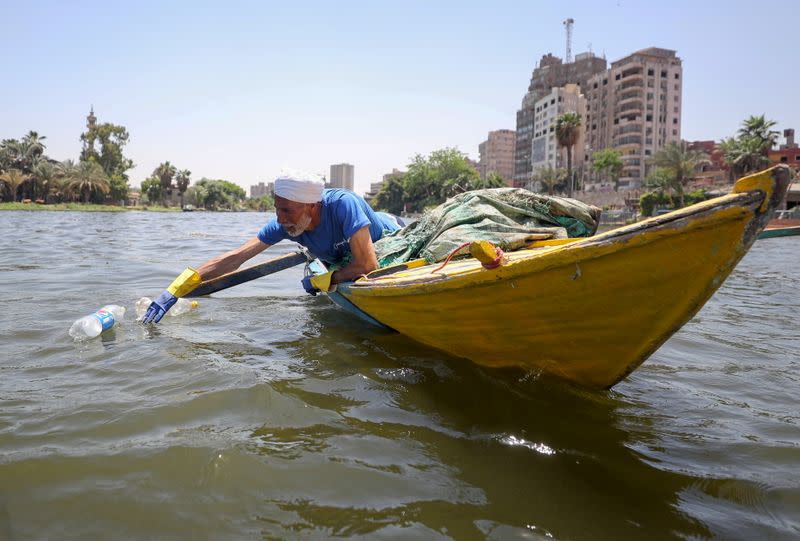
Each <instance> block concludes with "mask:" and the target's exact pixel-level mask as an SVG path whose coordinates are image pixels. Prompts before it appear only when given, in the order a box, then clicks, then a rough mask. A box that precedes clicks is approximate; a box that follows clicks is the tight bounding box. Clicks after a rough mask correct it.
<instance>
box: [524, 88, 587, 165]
mask: <svg viewBox="0 0 800 541" xmlns="http://www.w3.org/2000/svg"><path fill="white" fill-rule="evenodd" d="M564 113H577V114H578V116H580V117H581V126H580V128H579V129H578V140H577V141H576V143H575V145H574V146H573V147H572V168H573V171H577V170H579V169H580V168H581V166H582V164H583V162H584V147H585V140H586V137H585V135H586V129H585V125H584V122H583V118H584V116H585V115H586V98H584V97H583V94H581V88H580V87H579V86H578V85H576V84H572V83H570V84H566V85H564V86H562V87H560V88H559V87H556V88H553V89H552V90H551V91H550V93H549V94H547V95H545V96H544V97H542V98H541V99H539V100H538V101H536V103H535V104H534V119H533V141H532V143H531V170H532V172H533V176H535V175H536V170H537V169H540V168H543V167H553V168H564V167H566V166H567V149H566V148H564V147H561V148H559V146H558V141H557V140H556V119H558V117H559V116H560V115H562V114H564Z"/></svg>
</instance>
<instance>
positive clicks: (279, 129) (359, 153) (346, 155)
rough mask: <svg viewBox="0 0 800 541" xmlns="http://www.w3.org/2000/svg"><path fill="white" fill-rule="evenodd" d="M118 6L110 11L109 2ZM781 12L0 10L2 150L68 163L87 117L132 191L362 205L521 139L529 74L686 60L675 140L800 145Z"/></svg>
mask: <svg viewBox="0 0 800 541" xmlns="http://www.w3.org/2000/svg"><path fill="white" fill-rule="evenodd" d="M116 4H118V5H116ZM797 9H798V4H797V2H796V0H794V1H785V2H784V1H773V2H769V3H764V2H761V3H758V2H752V1H724V2H723V1H696V0H695V1H691V2H689V1H673V0H670V1H669V2H667V1H661V2H652V1H642V2H632V1H626V0H619V1H617V0H613V1H603V0H598V1H587V2H570V1H561V2H544V1H541V2H539V1H534V0H528V1H526V2H504V1H501V0H494V1H492V2H487V1H481V2H465V1H461V2H445V1H439V0H426V1H409V0H403V1H400V2H388V1H379V0H373V1H369V2H348V1H341V2H331V1H327V2H316V1H312V0H307V1H305V2H280V3H278V2H266V1H263V2H236V1H229V2H213V3H212V2H199V1H191V2H188V1H187V2H178V1H174V2H170V1H164V2H144V1H142V2H108V1H104V2H19V1H11V0H0V45H1V46H2V48H0V50H2V51H3V52H4V54H3V60H2V63H0V65H2V67H3V74H2V83H0V97H2V99H0V138H9V137H13V138H18V137H21V136H22V135H24V134H25V133H27V131H28V130H36V131H38V132H39V133H40V134H43V135H46V136H47V140H46V143H47V153H48V155H49V156H51V157H53V158H57V159H66V158H73V159H75V158H77V156H78V154H79V152H80V141H79V136H80V133H81V132H82V131H83V129H84V126H85V122H86V120H85V117H86V115H87V113H88V110H89V106H90V105H92V104H93V105H94V110H95V113H96V114H97V116H98V119H99V121H101V122H113V123H115V124H122V125H124V126H126V127H127V129H128V131H129V132H130V143H129V144H128V146H127V147H126V149H125V153H126V155H127V156H129V157H130V158H132V159H133V161H134V162H135V163H136V167H135V168H134V169H133V170H131V171H130V172H129V175H130V178H131V185H133V186H138V184H139V183H140V182H141V181H142V180H143V179H145V178H146V177H147V176H149V174H150V173H151V172H152V170H153V169H154V168H155V167H156V165H158V163H160V162H162V161H165V160H170V161H171V162H172V163H173V164H175V165H176V166H178V167H179V168H181V169H184V168H185V169H190V170H191V171H192V174H193V175H192V178H193V179H194V180H198V179H200V178H201V177H203V176H206V177H210V178H224V179H228V180H232V181H234V182H236V183H238V184H240V185H241V186H243V187H245V188H248V187H249V186H250V185H251V184H254V183H256V182H258V181H268V180H271V179H272V178H274V176H275V175H276V174H277V172H278V171H279V170H280V168H281V167H282V166H289V167H293V168H297V169H308V170H314V171H318V172H325V173H327V171H328V167H329V165H330V164H333V163H340V162H348V163H352V164H354V165H355V176H356V191H360V192H363V191H366V190H367V189H368V187H369V183H370V182H374V181H375V180H379V179H380V177H381V175H382V174H383V173H385V172H388V171H391V169H392V168H393V167H397V168H405V166H406V165H407V164H408V163H409V161H410V159H411V158H412V157H413V156H414V155H415V154H417V153H421V154H427V153H428V152H430V151H432V150H435V149H438V148H443V147H446V146H454V147H457V148H459V149H460V150H462V151H464V152H466V153H468V154H469V155H470V156H471V157H473V158H475V159H477V157H478V144H479V143H480V142H481V141H482V140H484V139H485V137H486V134H487V132H488V131H489V130H494V129H499V128H510V129H514V128H515V118H516V117H515V114H516V110H517V109H518V108H519V106H520V102H521V100H522V97H523V95H524V94H525V91H526V89H527V86H528V83H529V81H530V76H531V71H532V70H533V68H534V67H535V64H536V63H537V62H538V61H539V58H540V57H541V56H542V55H543V54H545V53H548V52H553V53H554V54H556V55H558V56H561V57H563V56H564V50H565V32H564V27H563V25H562V21H563V20H564V19H566V18H567V17H572V18H573V19H575V26H574V31H573V53H578V52H582V51H585V50H587V49H588V48H589V47H591V49H592V51H594V52H595V54H598V55H601V54H603V53H605V55H606V58H607V59H608V60H609V61H613V60H617V59H619V58H621V57H623V56H625V55H627V54H629V53H631V52H634V51H636V50H638V49H642V48H645V47H650V46H656V47H663V48H668V49H675V50H677V51H678V56H680V58H681V59H682V60H683V69H684V79H683V82H684V87H683V125H682V132H683V137H684V139H689V140H694V139H720V138H722V137H725V136H728V135H731V134H733V132H735V130H736V129H737V127H738V125H739V123H740V122H741V120H742V119H743V118H745V117H746V116H748V115H750V114H762V113H763V114H766V115H767V117H768V118H771V119H774V120H777V121H778V128H780V129H783V128H787V127H795V128H798V129H800V122H798V120H800V119H799V118H798V115H800V113H798V110H800V108H799V107H798V106H797V103H798V102H797V95H798V90H800V84H798V78H799V76H798V62H797V54H796V44H797V40H796V26H795V25H796V17H795V15H796V13H797Z"/></svg>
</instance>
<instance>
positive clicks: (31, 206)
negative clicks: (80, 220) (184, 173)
mask: <svg viewBox="0 0 800 541" xmlns="http://www.w3.org/2000/svg"><path fill="white" fill-rule="evenodd" d="M0 210H27V211H55V210H80V211H84V212H126V211H132V210H142V211H148V212H180V211H181V209H180V208H178V207H146V206H137V207H119V206H116V205H95V204H92V203H56V204H53V205H37V204H35V203H0Z"/></svg>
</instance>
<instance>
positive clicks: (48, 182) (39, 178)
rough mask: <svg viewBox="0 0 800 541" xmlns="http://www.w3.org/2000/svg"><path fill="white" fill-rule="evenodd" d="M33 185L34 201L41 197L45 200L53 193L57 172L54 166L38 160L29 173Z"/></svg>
mask: <svg viewBox="0 0 800 541" xmlns="http://www.w3.org/2000/svg"><path fill="white" fill-rule="evenodd" d="M31 176H32V177H33V184H34V199H36V198H38V197H39V196H41V197H42V198H44V199H46V198H47V196H48V195H50V194H51V193H53V192H54V188H56V185H57V181H58V178H57V177H58V170H57V168H56V166H55V165H54V164H52V163H51V162H49V161H47V160H40V161H39V162H38V163H37V164H36V165H35V166H34V167H33V172H32V173H31Z"/></svg>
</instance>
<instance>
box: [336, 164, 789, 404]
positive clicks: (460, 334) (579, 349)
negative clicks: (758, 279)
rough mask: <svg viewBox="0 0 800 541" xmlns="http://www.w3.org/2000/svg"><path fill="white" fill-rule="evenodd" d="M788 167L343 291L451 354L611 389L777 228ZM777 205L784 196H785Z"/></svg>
mask: <svg viewBox="0 0 800 541" xmlns="http://www.w3.org/2000/svg"><path fill="white" fill-rule="evenodd" d="M788 178H789V174H788V171H787V170H785V169H782V168H774V169H772V170H768V171H767V172H764V173H762V174H761V176H760V177H759V176H757V175H756V176H753V177H748V178H746V179H742V181H744V182H742V181H740V183H737V188H738V190H737V189H735V193H733V194H730V195H728V196H724V197H721V198H717V199H715V200H711V201H707V202H705V203H701V204H698V205H694V206H692V207H688V208H686V209H681V210H678V211H675V212H673V213H670V214H666V215H663V216H659V217H657V218H651V219H649V220H646V221H644V222H640V223H638V224H634V225H631V226H626V227H623V228H619V229H616V230H613V231H609V232H607V233H604V234H601V235H598V236H595V237H591V238H588V239H576V240H575V242H569V243H566V244H561V245H556V246H543V247H541V248H533V249H529V250H521V251H518V252H514V253H512V254H507V258H506V261H505V263H504V264H503V265H501V266H500V267H497V268H494V269H486V268H483V267H482V266H481V264H480V263H479V262H478V261H477V260H474V259H467V260H463V261H458V262H453V263H450V264H449V265H448V266H446V267H445V268H443V269H440V270H437V269H436V267H438V265H436V266H434V265H430V266H425V267H420V268H416V269H412V270H408V271H405V272H400V273H397V274H396V275H391V274H390V275H388V276H382V277H381V278H378V279H374V280H370V279H361V280H358V281H356V282H354V283H352V284H344V285H341V286H340V287H339V289H338V293H339V294H340V295H342V296H343V297H344V298H346V299H347V300H348V301H349V302H350V303H352V305H353V306H355V307H357V308H358V309H360V310H362V311H363V312H364V313H366V314H368V315H369V316H370V317H372V318H374V319H375V320H377V321H379V322H380V323H382V324H384V325H386V326H388V327H391V328H393V329H395V330H397V331H399V332H401V333H403V334H406V335H407V336H409V337H411V338H413V339H415V340H417V341H419V342H422V343H425V344H428V345H430V346H433V347H436V348H439V349H441V350H444V351H446V352H448V353H450V354H453V355H457V356H460V357H465V358H467V359H471V360H473V361H474V362H476V363H479V364H482V365H485V366H491V367H502V366H516V367H521V368H524V369H528V370H537V371H543V372H547V373H550V374H554V375H556V376H558V377H562V378H565V379H568V380H570V381H573V382H575V383H578V384H580V385H584V386H588V387H593V388H607V387H610V386H612V385H614V384H615V383H617V382H618V381H620V380H621V379H622V378H624V377H625V376H626V375H627V374H629V373H630V372H631V371H632V370H634V369H635V368H636V367H637V366H639V365H640V364H641V363H642V362H643V361H644V360H645V359H647V357H649V356H650V355H651V354H652V353H653V352H654V351H655V350H656V349H657V348H658V347H659V346H661V344H663V343H664V341H666V340H667V338H669V336H671V335H672V334H673V333H674V332H676V331H677V330H678V329H679V328H680V327H681V326H682V325H683V324H684V323H686V322H687V321H688V320H689V319H691V317H692V316H693V315H694V314H695V313H696V312H697V311H698V310H699V309H700V308H701V307H702V306H703V304H704V303H705V302H706V301H707V300H708V299H709V298H710V297H711V295H712V294H713V293H714V291H716V290H717V289H718V288H719V286H720V285H721V284H722V282H723V281H724V280H725V278H726V277H727V276H728V275H729V274H730V272H731V271H732V270H733V268H734V267H735V265H736V263H737V262H738V261H739V260H740V259H741V258H742V256H743V255H744V254H745V253H746V252H747V249H748V248H749V247H750V245H751V244H752V242H753V241H754V240H755V238H756V236H757V235H758V233H759V232H760V231H761V229H763V227H764V225H765V224H766V221H767V217H768V216H769V214H770V213H771V211H772V209H773V208H774V206H775V205H777V200H779V197H780V194H778V192H779V191H781V190H783V191H785V189H786V186H788ZM776 198H777V200H776Z"/></svg>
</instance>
